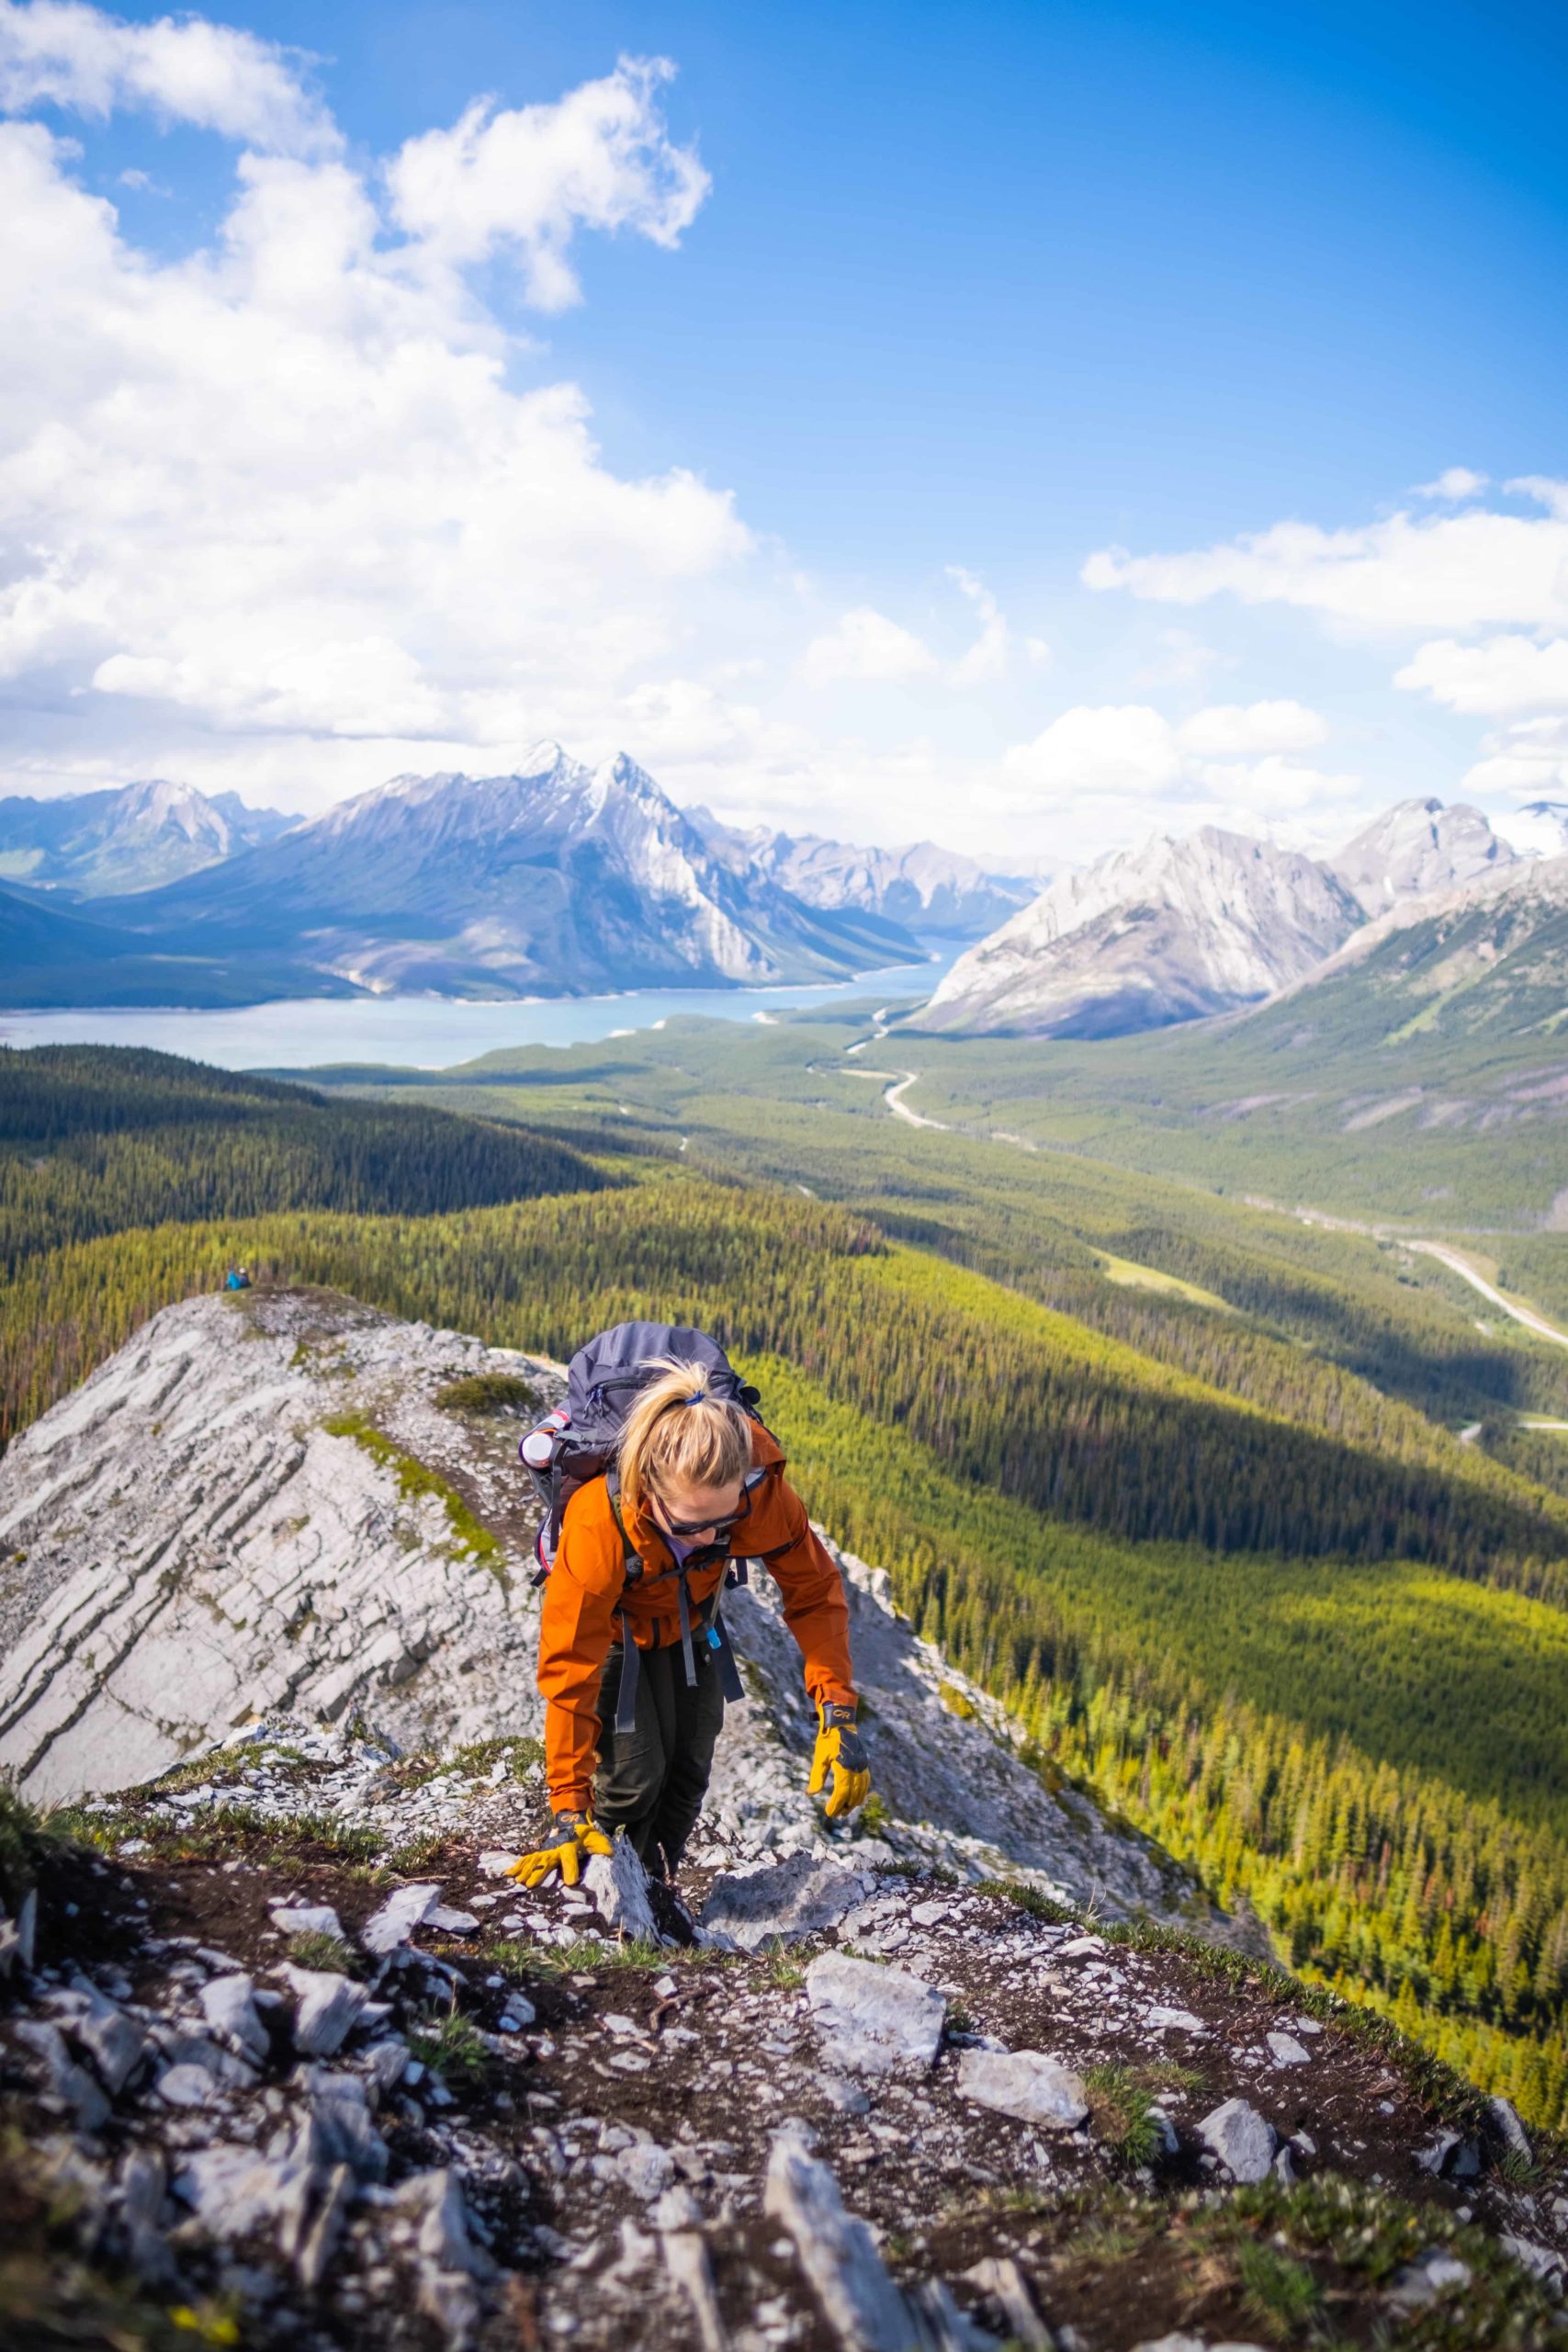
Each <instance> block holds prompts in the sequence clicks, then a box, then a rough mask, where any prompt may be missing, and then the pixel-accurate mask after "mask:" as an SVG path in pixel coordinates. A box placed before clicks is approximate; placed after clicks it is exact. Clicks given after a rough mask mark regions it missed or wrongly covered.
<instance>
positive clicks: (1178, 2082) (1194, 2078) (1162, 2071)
mask: <svg viewBox="0 0 1568 2352" xmlns="http://www.w3.org/2000/svg"><path fill="white" fill-rule="evenodd" d="M1138 2072H1139V2075H1140V2076H1141V2078H1142V2080H1143V2081H1144V2082H1145V2083H1146V2084H1147V2085H1148V2086H1149V2088H1150V2090H1152V2091H1201V2089H1202V2087H1203V2077H1202V2075H1201V2074H1200V2073H1199V2072H1198V2069H1197V2068H1196V2066H1184V2065H1183V2064H1181V2061H1180V2059H1179V2058H1156V2060H1155V2062H1154V2064H1152V2065H1150V2066H1141V2067H1140V2068H1139V2069H1138Z"/></svg>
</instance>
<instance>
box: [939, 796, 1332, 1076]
mask: <svg viewBox="0 0 1568 2352" xmlns="http://www.w3.org/2000/svg"><path fill="white" fill-rule="evenodd" d="M1361 920H1362V916H1361V910H1360V908H1359V905H1358V903H1357V901H1356V900H1355V899H1354V898H1353V897H1352V896H1351V894H1350V892H1349V891H1348V889H1347V888H1345V886H1344V885H1343V884H1342V883H1341V882H1339V881H1338V880H1337V878H1336V877H1335V876H1334V875H1332V874H1330V873H1329V872H1328V871H1327V870H1326V869H1325V867H1324V866H1322V865H1318V864H1317V863H1316V862H1315V860H1314V859H1312V858H1310V857H1306V856H1304V855H1303V854H1301V853H1300V852H1298V851H1293V850H1280V849H1275V848H1273V847H1272V846H1271V845H1270V844H1269V843H1268V842H1256V841H1250V840H1248V839H1247V838H1246V836H1245V835H1243V834H1240V833H1229V832H1224V831H1222V830H1221V829H1220V828H1219V827H1218V826H1215V825H1205V826H1203V827H1202V828H1201V831H1198V832H1196V833H1193V834H1190V836H1188V837H1187V838H1186V839H1185V840H1182V841H1173V840H1170V839H1169V838H1168V837H1164V836H1162V837H1160V838H1159V839H1157V840H1156V841H1153V842H1149V843H1147V844H1146V845H1145V847H1144V848H1143V849H1141V850H1118V851H1116V852H1114V853H1113V854H1111V856H1109V857H1102V858H1100V859H1099V860H1098V861H1097V863H1096V864H1094V865H1090V866H1088V867H1086V868H1085V869H1084V870H1083V871H1082V872H1081V873H1077V874H1068V875H1064V876H1062V877H1061V878H1060V880H1058V881H1055V882H1053V883H1052V885H1051V887H1050V888H1049V889H1047V890H1044V891H1043V892H1042V893H1041V895H1040V897H1039V898H1037V899H1034V901H1033V902H1032V904H1031V905H1030V906H1027V907H1025V908H1024V909H1023V910H1021V913H1019V914H1016V915H1014V916H1013V917H1012V919H1011V921H1010V922H1006V923H1004V924H1003V925H1002V927H1001V929H1000V930H999V931H996V932H993V933H991V936H990V937H989V938H988V939H984V940H982V941H981V942H980V944H978V946H976V947H972V948H971V949H970V950H969V952H968V954H967V955H964V956H960V957H959V959H958V961H957V963H956V964H954V966H953V969H952V970H951V971H950V972H949V973H948V975H947V977H946V978H945V979H944V980H943V981H942V985H941V987H940V988H939V989H937V990H936V992H935V994H934V995H933V996H932V997H931V1001H930V1002H929V1003H928V1004H927V1005H926V1006H925V1007H924V1008H923V1010H922V1011H921V1012H919V1013H918V1014H917V1015H916V1016H915V1018H914V1024H913V1025H914V1026H915V1027H916V1028H919V1029H931V1030H969V1031H974V1030H983V1031H987V1032H990V1033H993V1034H995V1033H998V1032H999V1033H1003V1034H1006V1035H1020V1036H1037V1037H1108V1036H1117V1035H1122V1034H1123V1033H1124V1032H1126V1031H1128V1030H1132V1029H1157V1028H1163V1027H1166V1026H1167V1025H1168V1024H1169V1023H1172V1022H1177V1021H1192V1020H1196V1019H1198V1018H1200V1017H1201V1016H1202V1015H1203V1014H1205V1013H1213V1012H1231V1011H1234V1010H1235V1008H1236V1007H1237V1006H1240V1005H1244V1004H1249V1003H1253V1002H1256V1001H1258V999H1259V998H1260V997H1264V996H1268V995H1269V993H1270V992H1271V991H1272V990H1273V989H1277V988H1279V987H1280V986H1281V985H1282V984H1283V983H1284V982H1285V981H1287V980H1292V979H1297V978H1301V977H1302V975H1303V974H1304V973H1305V972H1308V971H1310V970H1311V968H1312V967H1313V966H1314V964H1317V963H1319V962H1321V960H1322V959H1323V957H1324V956H1327V955H1330V954H1331V953H1332V952H1333V950H1334V949H1335V948H1336V947H1337V946H1338V945H1339V944H1340V943H1341V941H1342V940H1344V939H1346V938H1348V936H1349V934H1350V933H1351V932H1352V931H1354V930H1355V929H1356V927H1357V925H1358V924H1359V922H1360V921H1361Z"/></svg>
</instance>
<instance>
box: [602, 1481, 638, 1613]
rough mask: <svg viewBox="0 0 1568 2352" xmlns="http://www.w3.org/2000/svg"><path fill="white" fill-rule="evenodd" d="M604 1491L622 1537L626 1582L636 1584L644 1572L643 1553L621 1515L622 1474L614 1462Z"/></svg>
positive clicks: (618, 1533) (622, 1564)
mask: <svg viewBox="0 0 1568 2352" xmlns="http://www.w3.org/2000/svg"><path fill="white" fill-rule="evenodd" d="M604 1491H605V1493H606V1494H607V1495H608V1496H609V1498H610V1511H611V1516H612V1517H613V1518H614V1520H615V1532H616V1533H617V1535H619V1537H620V1539H621V1566H622V1568H623V1570H624V1571H625V1575H626V1582H627V1583H628V1584H636V1582H637V1578H638V1577H640V1576H641V1574H642V1569H643V1559H642V1554H641V1553H640V1552H639V1551H638V1550H637V1546H636V1545H635V1544H633V1542H632V1539H631V1537H630V1536H629V1535H628V1534H627V1533H626V1521H625V1520H624V1519H623V1517H622V1516H621V1474H620V1470H619V1468H618V1466H617V1465H616V1464H615V1463H614V1462H612V1463H611V1464H610V1466H609V1468H608V1469H607V1470H606V1471H605V1473H604Z"/></svg>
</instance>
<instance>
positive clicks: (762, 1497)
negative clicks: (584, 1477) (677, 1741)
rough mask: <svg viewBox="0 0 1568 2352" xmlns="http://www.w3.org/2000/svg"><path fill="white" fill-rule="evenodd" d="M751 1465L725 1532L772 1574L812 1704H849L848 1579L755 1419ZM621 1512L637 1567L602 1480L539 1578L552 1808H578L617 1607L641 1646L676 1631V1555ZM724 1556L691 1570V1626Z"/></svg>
mask: <svg viewBox="0 0 1568 2352" xmlns="http://www.w3.org/2000/svg"><path fill="white" fill-rule="evenodd" d="M751 1464H752V1467H753V1469H764V1470H766V1471H767V1473H768V1475H767V1476H766V1477H765V1478H763V1479H761V1481H760V1482H759V1483H758V1485H757V1486H755V1487H752V1488H751V1489H750V1495H751V1508H750V1511H749V1512H748V1513H747V1515H746V1517H745V1518H744V1519H742V1520H739V1521H737V1523H736V1525H735V1526H734V1528H732V1529H731V1531H730V1537H729V1543H730V1549H731V1551H732V1552H733V1553H734V1554H735V1555H737V1556H739V1557H740V1558H742V1559H751V1558H753V1557H755V1556H756V1555H759V1554H763V1555H770V1556H769V1557H768V1563H767V1565H768V1572H769V1574H770V1575H771V1576H773V1577H774V1578H775V1579H776V1580H777V1583H778V1587H779V1590H780V1591H781V1593H782V1594H783V1595H784V1623H785V1624H786V1625H787V1626H788V1627H789V1629H790V1632H791V1633H792V1634H794V1635H795V1640H796V1641H797V1642H798V1643H799V1645H800V1652H801V1656H802V1657H803V1658H804V1660H805V1662H806V1687H807V1691H809V1692H810V1693H811V1696H812V1698H813V1699H815V1700H818V1701H825V1702H829V1703H833V1704H838V1705H851V1704H852V1703H853V1701H854V1695H855V1693H854V1684H853V1682H852V1679H851V1668H850V1612H849V1606H848V1603H847V1602H846V1600H845V1599H844V1587H843V1580H842V1578H841V1577H840V1574H839V1570H838V1568H837V1567H836V1566H835V1565H834V1563H833V1561H832V1559H831V1557H830V1556H829V1554H828V1552H827V1551H826V1550H825V1549H824V1547H823V1546H822V1544H820V1543H819V1542H818V1539H817V1537H816V1535H815V1534H814V1533H813V1532H812V1529H811V1522H810V1521H809V1520H808V1519H807V1516H806V1506H805V1504H804V1503H803V1502H802V1501H801V1499H800V1497H799V1496H798V1495H797V1494H796V1493H795V1489H794V1487H792V1486H791V1485H790V1484H789V1482H788V1480H787V1479H786V1478H785V1476H784V1453H783V1451H782V1450H781V1448H780V1446H779V1443H778V1441H777V1440H776V1438H774V1437H773V1436H772V1435H771V1434H770V1432H769V1431H768V1430H765V1429H763V1428H762V1427H761V1424H760V1423H759V1424H757V1425H756V1426H754V1427H753V1429H752V1431H751ZM623 1510H624V1514H625V1518H626V1534H627V1536H628V1537H629V1538H630V1541H631V1544H632V1546H633V1548H634V1549H635V1550H636V1551H637V1553H638V1554H639V1555H641V1558H642V1562H643V1570H642V1575H641V1576H640V1577H638V1578H637V1579H636V1581H635V1582H633V1583H631V1584H628V1583H627V1582H626V1567H625V1562H626V1553H625V1550H624V1548H623V1546H622V1543H621V1533H620V1530H619V1528H618V1527H617V1526H616V1525H615V1513H614V1511H613V1510H611V1508H610V1495H609V1489H608V1488H607V1487H606V1486H605V1484H604V1479H603V1478H591V1479H590V1480H589V1482H588V1484H587V1485H586V1486H585V1487H579V1488H578V1490H577V1492H576V1494H575V1495H573V1496H572V1498H571V1500H570V1502H569V1503H568V1505H567V1507H566V1510H565V1511H564V1512H563V1513H562V1515H561V1532H560V1544H559V1547H558V1550H557V1553H556V1559H555V1566H554V1567H553V1568H552V1569H551V1570H550V1574H549V1579H548V1582H547V1584H546V1586H545V1600H544V1608H543V1611H542V1612H541V1617H540V1624H539V1688H540V1690H541V1691H543V1692H544V1695H545V1700H546V1702H547V1703H546V1708H545V1774H546V1779H547V1781H548V1784H549V1792H550V1805H551V1808H552V1810H553V1811H555V1812H557V1813H560V1812H562V1811H564V1810H566V1809H567V1808H569V1807H570V1809H572V1810H574V1811H576V1810H585V1809H586V1808H587V1806H588V1804H589V1803H590V1797H591V1791H592V1781H593V1767H594V1763H595V1761H596V1758H597V1751H598V1746H599V1685H600V1681H601V1679H602V1678H603V1675H604V1661H605V1659H606V1658H607V1657H608V1656H609V1654H610V1650H611V1648H612V1646H613V1645H615V1644H616V1643H618V1642H619V1640H620V1638H621V1628H620V1624H619V1622H618V1619H619V1613H620V1612H621V1611H625V1612H626V1624H627V1628H628V1630H629V1632H630V1634H631V1636H632V1639H633V1641H634V1642H635V1643H636V1644H637V1647H638V1649H639V1650H649V1649H662V1648H664V1647H665V1646H666V1645H668V1644H670V1643H671V1642H678V1641H679V1640H680V1638H681V1620H680V1606H679V1603H678V1601H677V1600H676V1593H675V1577H674V1576H673V1575H672V1574H671V1570H672V1569H673V1567H674V1565H675V1562H674V1555H672V1553H671V1550H670V1546H669V1544H667V1543H666V1542H665V1540H664V1537H663V1536H662V1534H661V1533H660V1530H659V1528H658V1526H657V1525H656V1524H655V1522H654V1521H652V1520H651V1519H650V1518H649V1516H648V1515H647V1513H646V1512H640V1511H639V1512H632V1511H629V1510H625V1506H624V1505H623ZM724 1571H725V1562H724V1560H723V1559H722V1558H718V1559H715V1560H713V1561H711V1562H710V1563H709V1564H708V1565H707V1566H703V1567H694V1569H693V1570H692V1572H691V1574H690V1576H689V1577H688V1578H687V1580H686V1591H687V1596H688V1599H689V1600H690V1603H691V1610H692V1616H693V1620H694V1622H700V1620H701V1619H702V1618H703V1617H705V1614H706V1611H705V1608H704V1603H705V1601H706V1600H708V1597H709V1596H710V1595H711V1594H712V1593H713V1592H714V1591H716V1589H717V1587H718V1586H719V1584H720V1583H721V1582H722V1580H723V1577H724Z"/></svg>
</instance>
